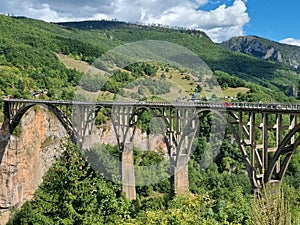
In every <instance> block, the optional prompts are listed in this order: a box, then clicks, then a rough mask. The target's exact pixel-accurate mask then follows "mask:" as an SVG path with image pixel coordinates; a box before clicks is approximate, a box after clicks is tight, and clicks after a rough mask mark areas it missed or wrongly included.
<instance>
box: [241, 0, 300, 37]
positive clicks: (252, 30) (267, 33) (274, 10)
mask: <svg viewBox="0 0 300 225" xmlns="http://www.w3.org/2000/svg"><path fill="white" fill-rule="evenodd" d="M246 5H247V11H248V15H249V17H250V18H251V20H250V22H249V23H248V24H246V25H245V26H244V30H245V33H246V34H253V35H257V36H262V37H265V38H268V39H271V40H275V41H280V40H283V39H286V38H294V39H298V40H299V39H300V30H299V25H300V20H299V9H300V1H298V0H248V2H246Z"/></svg>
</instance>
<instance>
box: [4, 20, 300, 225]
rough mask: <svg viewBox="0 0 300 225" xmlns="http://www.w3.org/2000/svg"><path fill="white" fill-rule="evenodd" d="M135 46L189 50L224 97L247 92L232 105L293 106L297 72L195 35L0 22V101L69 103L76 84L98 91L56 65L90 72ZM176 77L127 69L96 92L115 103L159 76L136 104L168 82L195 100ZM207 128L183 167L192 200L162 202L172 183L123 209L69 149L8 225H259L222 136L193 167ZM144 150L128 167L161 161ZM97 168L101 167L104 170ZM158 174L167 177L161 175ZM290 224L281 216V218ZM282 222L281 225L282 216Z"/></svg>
mask: <svg viewBox="0 0 300 225" xmlns="http://www.w3.org/2000/svg"><path fill="white" fill-rule="evenodd" d="M139 40H163V41H168V42H172V43H176V44H179V45H182V46H184V47H186V48H187V49H189V50H191V51H192V52H194V53H195V54H197V55H198V56H200V57H201V58H202V59H203V60H204V62H205V63H206V64H207V65H208V66H209V67H210V68H211V70H212V72H213V74H214V75H215V77H216V78H217V81H218V83H219V84H220V86H221V87H222V90H223V91H224V92H226V91H228V93H229V92H230V91H231V90H233V89H234V88H239V89H238V90H246V91H242V92H239V93H237V94H235V95H236V98H235V101H254V102H258V101H265V102H287V101H297V99H298V83H299V74H298V72H297V70H294V69H293V68H290V67H287V66H285V65H282V64H277V63H274V62H271V61H265V60H261V59H257V58H255V57H253V56H249V55H246V54H243V53H237V52H232V51H230V50H227V49H225V48H223V47H221V46H219V45H217V44H215V43H213V42H212V41H211V40H210V39H209V38H208V36H207V35H206V34H205V33H203V32H200V31H195V30H186V29H182V28H176V29H171V28H165V27H157V26H155V27H154V26H144V25H140V24H127V23H123V22H117V21H86V22H72V23H61V24H51V23H46V22H43V21H37V20H33V19H28V18H22V17H18V18H15V17H7V16H3V15H0V96H2V97H12V98H43V99H69V100H73V99H74V88H75V87H76V86H77V85H78V84H79V82H80V85H81V86H86V87H88V89H90V90H91V88H93V87H94V86H93V85H94V84H95V83H97V82H103V81H102V80H92V81H93V82H90V80H84V79H82V76H83V74H84V72H83V71H80V70H79V69H77V67H76V66H74V68H67V67H66V66H65V64H64V62H62V60H61V59H60V58H59V55H63V56H66V57H69V58H71V59H73V60H77V61H80V62H83V61H84V62H87V63H89V64H92V63H94V62H95V60H96V59H97V58H98V57H100V56H101V55H102V54H104V53H105V52H106V51H108V50H110V49H113V48H114V47H116V46H120V45H122V44H124V43H129V42H133V41H139ZM170 71H173V72H174V74H173V75H172V74H171V73H170ZM181 75H182V74H180V72H178V71H177V68H172V67H166V65H159V64H151V63H141V64H136V65H131V66H128V67H126V68H122V70H120V69H119V70H117V71H116V72H115V73H114V74H113V76H112V77H110V79H108V80H105V82H106V83H105V85H103V90H102V91H105V93H110V94H112V96H113V97H115V94H117V93H120V89H122V88H124V87H125V85H126V84H128V83H131V84H136V85H137V86H138V85H141V86H142V85H144V86H147V85H148V83H147V84H145V83H138V84H137V83H134V81H135V80H137V78H140V77H155V76H157V78H158V79H160V80H159V82H156V81H155V82H156V83H155V82H154V83H151V85H150V86H149V85H148V86H147V89H146V91H144V89H142V88H141V89H139V90H137V92H136V93H135V94H133V95H134V96H136V99H138V100H149V99H147V96H146V94H148V95H149V93H150V94H151V95H155V94H157V93H158V91H161V90H162V89H164V90H167V89H168V87H169V86H168V85H169V82H168V81H172V82H175V81H176V79H177V80H181V81H180V82H184V83H181V84H182V85H183V86H188V85H191V86H192V85H194V86H192V87H193V88H194V90H193V91H195V92H198V93H201V90H202V87H200V86H197V85H195V84H194V83H193V82H191V81H190V77H189V76H186V75H184V79H181V78H180V79H179V78H178V77H180V76H181ZM166 78H167V79H168V80H167V79H166ZM182 80H184V81H182ZM163 82H165V83H163ZM161 84H163V87H162V88H159V90H157V89H158V88H157V89H155V88H153V86H155V87H159V85H161ZM170 88H171V85H170ZM188 88H190V87H188ZM231 88H232V89H231ZM145 92H147V93H145ZM36 93H39V95H36ZM226 93H227V92H226ZM137 94H138V95H137ZM160 94H161V93H160ZM164 94H165V93H164ZM229 94H230V93H229ZM108 95H109V94H108ZM190 97H191V96H190ZM100 100H101V99H100ZM2 107H3V106H2ZM101 113H102V112H100V113H99V114H98V115H97V121H96V123H97V125H99V124H103V123H105V122H106V120H107V117H105V115H103V114H101ZM0 118H1V116H0ZM1 119H3V115H2V118H1ZM151 119H152V118H151V115H145V116H144V117H143V120H142V122H141V124H139V128H140V129H142V130H143V129H144V131H145V130H147V128H145V127H144V126H143V125H144V124H143V121H150V120H151ZM210 119H211V118H209V117H208V118H207V119H205V120H204V121H203V124H201V128H202V136H200V137H199V140H198V142H197V143H195V145H196V147H195V152H194V154H193V156H192V157H191V160H190V162H189V179H190V191H191V194H189V195H186V196H181V197H178V198H173V196H170V195H169V193H170V190H169V187H170V183H169V182H170V181H169V180H168V179H166V180H163V181H162V182H161V183H158V184H152V185H148V186H142V187H138V189H137V194H138V197H137V200H136V201H132V202H129V201H128V200H126V199H125V198H124V196H123V194H122V192H121V187H120V185H119V184H118V183H115V182H112V181H107V180H106V179H105V178H104V177H103V176H102V175H100V174H98V173H96V172H95V171H93V170H92V169H91V166H90V165H88V164H87V163H86V162H85V160H84V157H83V156H81V155H80V153H79V151H78V149H77V148H76V147H75V146H72V145H71V144H70V145H68V146H67V147H66V149H67V151H66V152H65V153H64V154H63V156H62V158H61V159H59V160H58V161H57V162H56V163H55V165H54V166H53V167H52V168H51V169H50V170H49V172H48V173H47V174H46V176H45V178H44V181H43V183H42V184H41V186H40V188H39V190H38V191H37V192H36V195H35V198H34V200H32V201H29V202H27V203H26V204H25V205H24V206H23V207H22V209H21V210H20V211H16V213H15V215H14V216H13V218H12V219H11V221H10V222H9V224H258V221H259V220H260V219H259V216H260V213H263V211H261V210H259V205H257V204H259V203H257V202H256V200H255V199H254V198H253V195H252V194H251V190H250V189H251V187H250V183H249V179H248V177H247V174H246V170H245V166H244V164H243V159H242V157H241V153H240V151H239V148H238V146H237V144H236V143H233V142H232V140H233V137H232V134H231V133H230V132H229V131H227V132H226V139H225V140H224V142H223V143H222V147H221V149H220V152H219V154H218V156H217V157H216V158H215V160H214V161H213V162H211V163H210V164H209V166H208V167H207V168H200V166H199V164H200V162H201V159H202V157H203V149H206V148H208V147H210V146H211V143H209V131H210V127H209V125H208V124H209V123H210ZM105 147H106V148H107V149H108V150H109V152H110V153H111V154H112V155H118V147H116V146H105ZM151 150H153V149H151ZM151 150H147V151H145V150H144V151H142V150H141V149H135V150H134V154H135V162H134V163H135V164H136V165H141V166H143V165H145V166H146V165H153V164H155V163H157V162H159V161H163V159H164V157H163V155H162V154H161V153H160V152H159V151H151ZM299 159H300V155H299V153H296V155H294V156H293V159H292V162H291V165H290V166H289V169H288V171H287V174H286V177H285V179H284V184H283V187H284V193H285V200H284V201H286V202H289V212H290V213H291V218H292V221H293V222H294V224H297V221H299V218H300V211H299V198H300V191H299V190H300V186H299V182H298V180H297V178H299V177H300V164H299ZM102 160H103V161H102V162H101V163H103V164H104V163H105V162H106V163H107V161H108V159H105V158H103V159H102ZM164 172H165V173H167V172H168V168H167V169H166V170H165V171H164ZM141 179H147V177H145V178H144V177H142V178H141ZM255 206H256V207H255ZM286 207H287V206H286V205H280V206H278V207H276V209H278V210H279V211H280V212H278V213H282V212H286V211H285V210H286ZM274 215H276V213H275V214H274ZM289 215H290V214H289V213H286V216H287V217H288V216H289ZM281 218H282V219H285V216H282V217H281ZM282 224H284V223H282Z"/></svg>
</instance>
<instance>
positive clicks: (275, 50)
mask: <svg viewBox="0 0 300 225" xmlns="http://www.w3.org/2000/svg"><path fill="white" fill-rule="evenodd" d="M220 45H221V46H223V47H225V48H227V49H229V50H232V51H236V52H242V53H246V54H249V55H252V56H254V57H257V58H260V59H264V60H271V61H274V62H276V63H283V64H284V65H287V66H291V67H292V68H295V69H298V70H299V69H300V47H299V46H294V45H288V44H282V43H278V42H274V41H270V40H268V39H265V38H261V37H257V36H240V37H233V38H231V39H230V40H228V41H225V42H222V43H221V44H220Z"/></svg>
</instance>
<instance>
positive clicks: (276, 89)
mask: <svg viewBox="0 0 300 225" xmlns="http://www.w3.org/2000/svg"><path fill="white" fill-rule="evenodd" d="M0 30H1V33H0V64H1V70H0V73H1V77H0V95H6V96H7V95H12V96H13V97H24V98H28V97H31V93H32V92H34V91H36V90H39V89H47V90H48V97H49V98H67V99H68V98H72V87H74V86H76V85H77V84H78V81H79V79H80V77H81V75H82V73H81V72H79V71H76V70H74V69H67V68H65V66H64V65H63V64H62V63H61V62H60V61H59V59H58V58H57V56H56V55H55V53H63V54H65V55H70V56H72V57H74V58H76V59H80V60H83V61H86V62H88V63H92V62H94V61H95V59H96V58H98V57H99V56H101V55H102V54H103V53H104V52H106V51H107V50H109V49H112V48H114V47H116V46H120V45H122V44H124V43H128V42H134V41H139V40H163V41H168V42H173V43H176V44H179V45H182V46H184V47H186V48H188V49H190V50H191V51H193V52H194V53H195V54H197V55H199V56H200V57H201V58H202V59H203V60H204V61H205V62H206V64H207V65H208V66H209V67H210V68H211V70H212V71H214V73H215V74H216V76H221V78H222V80H224V79H223V78H224V77H223V76H224V74H225V76H230V77H237V78H241V79H243V80H244V81H247V82H251V83H254V84H258V85H261V86H257V87H254V86H255V85H254V86H253V85H252V86H251V85H249V83H247V85H246V86H247V88H250V89H251V92H252V91H253V90H256V91H257V90H259V91H258V92H261V93H265V94H264V95H266V96H272V97H269V98H268V97H266V98H265V99H272V101H290V100H291V99H288V98H287V96H286V95H289V96H295V95H296V94H297V93H296V92H295V91H291V90H297V89H298V86H297V84H298V80H299V78H298V74H297V73H296V71H294V70H293V69H291V68H286V67H285V66H283V65H279V64H276V63H273V62H269V61H264V60H261V59H257V58H255V57H252V56H249V55H246V54H242V53H237V52H232V51H230V50H227V49H225V48H223V47H221V46H219V45H217V44H215V43H213V42H212V41H211V40H210V39H209V38H208V36H207V35H206V34H205V33H203V32H200V31H195V30H185V29H170V28H164V27H154V26H144V25H139V24H127V23H124V22H117V21H84V22H69V23H60V24H51V23H46V22H43V21H38V20H33V19H28V18H23V17H17V18H15V17H7V16H3V15H1V16H0ZM226 79H227V78H226ZM227 80H228V79H227ZM29 84H30V85H29ZM226 86H230V83H229V85H228V83H226V84H225V85H224V87H226ZM246 100H255V99H251V98H248V99H247V98H246Z"/></svg>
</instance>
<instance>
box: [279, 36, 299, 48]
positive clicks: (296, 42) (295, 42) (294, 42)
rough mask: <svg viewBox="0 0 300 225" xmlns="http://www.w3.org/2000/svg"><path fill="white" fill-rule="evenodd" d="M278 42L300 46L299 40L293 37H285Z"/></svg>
mask: <svg viewBox="0 0 300 225" xmlns="http://www.w3.org/2000/svg"><path fill="white" fill-rule="evenodd" d="M279 42H280V43H284V44H288V45H297V46H300V40H299V39H295V38H285V39H283V40H281V41H279Z"/></svg>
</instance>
